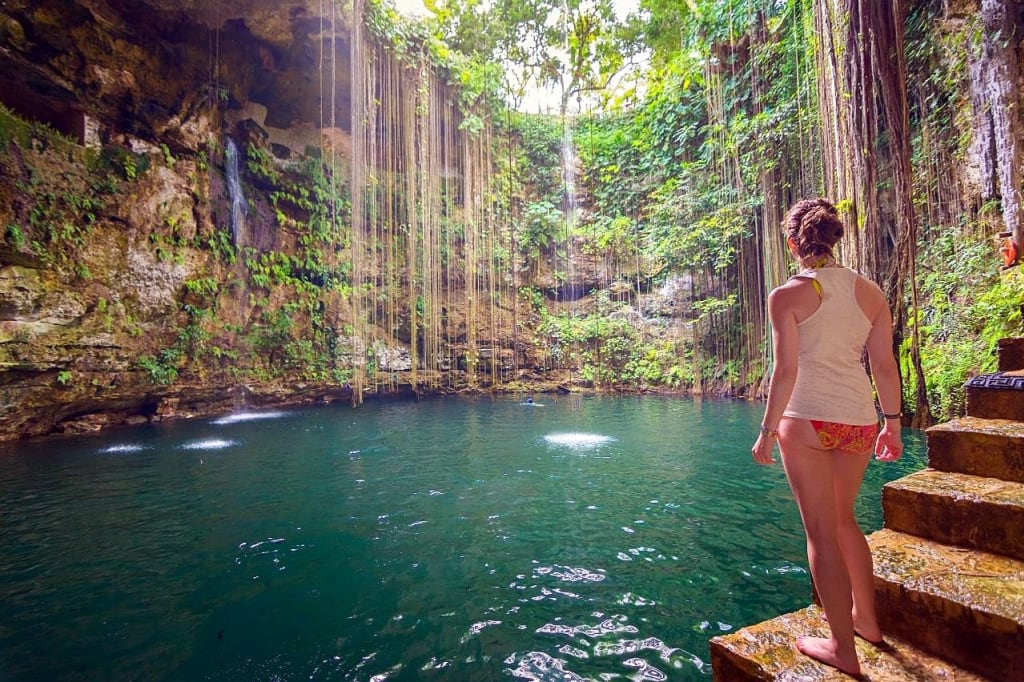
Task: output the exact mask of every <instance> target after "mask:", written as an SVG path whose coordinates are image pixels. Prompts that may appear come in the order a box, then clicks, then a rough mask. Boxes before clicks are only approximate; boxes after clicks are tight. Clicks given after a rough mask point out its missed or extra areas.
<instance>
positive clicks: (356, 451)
mask: <svg viewBox="0 0 1024 682" xmlns="http://www.w3.org/2000/svg"><path fill="white" fill-rule="evenodd" d="M536 400H537V403H543V404H542V405H541V404H537V405H525V404H522V403H521V402H520V400H519V399H517V398H499V399H491V398H480V399H464V398H457V399H454V398H453V399H444V400H428V401H421V402H408V403H370V404H366V405H363V406H361V407H360V408H358V409H352V408H350V407H348V406H323V407H316V408H310V409H304V410H295V411H287V412H254V413H244V414H240V415H236V416H235V417H234V418H231V419H226V420H213V419H204V420H195V421H191V422H184V423H176V424H170V425H157V426H146V427H139V428H132V429H127V430H118V431H116V432H111V433H109V434H105V435H103V436H99V437H90V438H76V439H64V440H58V441H50V442H46V443H35V444H31V445H23V446H18V447H17V448H8V449H6V450H5V451H3V452H0V514H2V516H0V547H2V555H0V679H3V680H300V679H301V680H458V681H462V680H492V679H528V680H577V679H589V680H611V679H643V680H658V679H672V680H691V679H692V680H698V679H710V676H711V668H710V660H709V653H708V640H709V639H710V638H711V637H713V636H715V635H718V634H721V633H725V632H729V631H732V630H735V629H737V628H740V627H743V626H744V625H748V624H750V623H754V622H757V621H761V620H764V619H766V618H770V617H772V616H774V615H777V614H779V613H782V612H786V611H791V610H795V609H798V608H801V607H803V606H805V605H807V604H808V603H809V600H810V578H809V576H808V573H807V569H806V558H805V556H804V544H803V535H802V532H801V528H800V521H799V517H798V515H797V512H796V508H795V506H794V505H793V502H792V500H791V498H790V494H789V489H788V487H787V485H786V482H785V477H784V474H783V472H782V468H781V466H780V465H776V466H774V467H758V466H757V465H755V464H753V463H752V461H751V457H750V452H749V449H750V446H751V444H752V441H753V438H754V436H755V435H756V431H757V425H758V423H759V420H760V416H761V413H762V410H763V406H762V405H757V404H754V405H750V404H746V403H740V402H725V401H703V402H695V401H691V400H686V399H677V398H654V397H635V398H600V397H587V398H580V397H575V396H547V395H544V396H538V397H537V398H536ZM905 441H906V443H907V446H908V448H907V455H906V456H905V457H904V459H903V461H901V462H900V463H897V464H882V463H878V462H872V464H871V466H870V467H869V469H868V480H867V482H866V483H865V486H864V490H863V494H862V496H861V500H860V502H859V505H858V514H859V516H860V518H861V520H862V523H863V525H864V527H865V530H867V531H871V530H874V529H877V528H879V527H881V523H882V520H881V510H880V504H879V498H880V489H881V486H882V485H883V484H884V483H885V482H886V481H889V480H892V479H895V478H899V477H900V476H903V475H906V474H907V473H910V472H911V471H914V470H917V469H920V468H922V467H923V466H924V459H925V453H924V450H925V448H924V444H923V438H922V434H920V433H919V432H913V431H910V432H906V436H905Z"/></svg>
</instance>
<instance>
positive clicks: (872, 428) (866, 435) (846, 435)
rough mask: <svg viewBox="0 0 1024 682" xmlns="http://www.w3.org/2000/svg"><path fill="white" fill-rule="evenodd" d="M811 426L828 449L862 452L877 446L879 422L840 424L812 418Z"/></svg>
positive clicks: (823, 445)
mask: <svg viewBox="0 0 1024 682" xmlns="http://www.w3.org/2000/svg"><path fill="white" fill-rule="evenodd" d="M810 422H811V426H813V427H814V431H815V433H817V434H818V440H819V441H821V445H822V447H824V448H826V449H828V450H833V449H836V450H845V451H846V452H853V453H856V454H860V453H862V452H867V451H869V450H871V449H872V448H873V447H874V446H875V439H876V438H877V437H878V424H861V425H855V424H839V423H837V422H823V421H817V420H815V419H811V420H810Z"/></svg>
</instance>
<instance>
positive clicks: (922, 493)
mask: <svg viewBox="0 0 1024 682" xmlns="http://www.w3.org/2000/svg"><path fill="white" fill-rule="evenodd" d="M882 509H883V512H884V515H885V527H886V528H887V529H888V530H892V531H897V532H901V533H908V534H911V535H917V536H920V537H924V538H928V539H929V540H934V541H936V542H941V543H943V544H945V545H959V546H960V547H964V548H968V549H980V550H984V551H987V552H993V553H996V554H1005V555H1006V556H1010V557H1013V558H1015V559H1021V560H1024V483H1014V482H1011V481H1002V480H999V479H996V478H982V477H979V476H969V475H967V474H953V473H947V472H942V471H936V470H934V469H927V470H925V471H919V472H917V473H915V474H911V475H909V476H904V477H903V478H901V479H899V480H896V481H892V482H890V483H888V484H886V486H885V487H884V488H883V489H882Z"/></svg>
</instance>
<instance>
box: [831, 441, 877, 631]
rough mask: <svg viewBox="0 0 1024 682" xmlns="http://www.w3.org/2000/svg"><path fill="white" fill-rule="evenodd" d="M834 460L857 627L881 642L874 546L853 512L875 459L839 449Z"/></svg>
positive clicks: (841, 531) (840, 524)
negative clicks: (876, 596) (877, 612)
mask: <svg viewBox="0 0 1024 682" xmlns="http://www.w3.org/2000/svg"><path fill="white" fill-rule="evenodd" d="M832 460H833V462H834V472H835V476H834V478H833V479H832V481H833V487H834V489H835V499H836V515H837V522H838V529H839V530H838V533H839V535H838V539H839V547H840V549H841V550H842V552H843V560H844V561H845V562H846V571H847V573H848V574H849V576H850V585H851V588H852V590H853V625H854V629H855V630H856V632H857V634H859V635H860V636H861V637H863V638H865V639H867V640H868V641H870V642H875V643H878V642H880V641H881V640H882V631H881V629H880V628H879V627H878V618H877V616H876V615H875V572H874V567H873V564H872V560H871V548H870V547H868V543H867V539H866V538H865V537H864V531H862V530H861V528H860V526H859V525H858V524H857V518H856V516H854V513H853V508H854V504H855V503H856V501H857V494H858V493H859V492H860V486H861V482H862V481H863V479H864V471H865V470H866V469H867V467H868V462H869V461H870V460H871V452H870V451H867V452H863V453H859V454H855V453H850V452H845V451H842V450H835V451H833V453H832Z"/></svg>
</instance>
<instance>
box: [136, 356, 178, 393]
mask: <svg viewBox="0 0 1024 682" xmlns="http://www.w3.org/2000/svg"><path fill="white" fill-rule="evenodd" d="M182 359H183V354H182V352H181V350H180V349H179V348H176V347H172V348H165V349H163V350H162V351H160V352H159V353H157V354H156V355H155V356H153V355H143V356H142V357H140V358H139V367H141V368H142V369H143V370H145V371H146V372H148V373H149V378H150V380H151V381H152V382H153V383H155V384H159V385H161V386H170V385H171V384H173V383H174V382H175V381H176V380H177V378H178V368H179V367H180V365H181V362H182Z"/></svg>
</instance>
